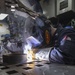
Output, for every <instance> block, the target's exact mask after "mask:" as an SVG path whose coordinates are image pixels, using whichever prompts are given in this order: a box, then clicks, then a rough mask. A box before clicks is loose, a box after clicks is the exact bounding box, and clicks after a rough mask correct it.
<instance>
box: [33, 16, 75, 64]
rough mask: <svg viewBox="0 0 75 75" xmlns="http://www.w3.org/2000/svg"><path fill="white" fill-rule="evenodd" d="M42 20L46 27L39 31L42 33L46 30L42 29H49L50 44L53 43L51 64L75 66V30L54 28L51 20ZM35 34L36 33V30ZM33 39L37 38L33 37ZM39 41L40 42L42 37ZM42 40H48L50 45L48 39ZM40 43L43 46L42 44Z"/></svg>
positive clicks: (50, 55) (50, 56) (50, 57)
mask: <svg viewBox="0 0 75 75" xmlns="http://www.w3.org/2000/svg"><path fill="white" fill-rule="evenodd" d="M40 19H41V20H42V21H43V23H44V24H45V25H44V26H45V27H43V26H42V27H41V25H40V28H39V29H41V32H43V31H44V30H45V29H44V30H42V28H47V30H48V28H49V34H50V35H49V37H50V40H49V42H50V41H51V43H52V49H51V51H50V53H49V60H50V62H51V63H60V64H75V50H74V49H75V30H74V29H73V28H63V27H62V26H58V27H57V28H54V27H53V24H52V23H51V21H50V20H48V19H46V18H44V17H43V18H41V17H40ZM38 27H39V25H38ZM34 33H36V30H35V32H34ZM41 36H42V33H41ZM33 37H35V36H34V35H33ZM36 37H39V35H37V36H36ZM36 37H35V38H36ZM44 37H45V36H44ZM44 37H43V38H44ZM47 38H48V37H47ZM36 39H37V38H36ZM37 40H40V37H39V38H38V39H37ZM42 40H43V41H44V40H47V43H48V39H42ZM40 43H41V44H43V43H42V42H40ZM51 43H50V44H51ZM41 44H40V45H41ZM45 44H46V43H45Z"/></svg>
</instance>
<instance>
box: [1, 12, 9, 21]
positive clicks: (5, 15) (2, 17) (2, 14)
mask: <svg viewBox="0 0 75 75" xmlns="http://www.w3.org/2000/svg"><path fill="white" fill-rule="evenodd" d="M7 16H8V14H4V13H1V14H0V20H3V19H5V18H6V17H7Z"/></svg>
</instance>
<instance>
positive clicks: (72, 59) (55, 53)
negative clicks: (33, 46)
mask: <svg viewBox="0 0 75 75" xmlns="http://www.w3.org/2000/svg"><path fill="white" fill-rule="evenodd" d="M53 41H54V46H53V48H52V49H51V51H50V53H49V60H50V62H51V63H60V64H75V50H74V49H75V30H74V29H73V28H60V27H59V28H57V30H56V32H55V34H54V36H53Z"/></svg>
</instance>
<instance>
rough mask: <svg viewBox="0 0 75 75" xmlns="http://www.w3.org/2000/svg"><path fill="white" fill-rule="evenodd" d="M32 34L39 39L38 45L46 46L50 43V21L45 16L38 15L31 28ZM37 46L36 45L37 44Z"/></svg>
mask: <svg viewBox="0 0 75 75" xmlns="http://www.w3.org/2000/svg"><path fill="white" fill-rule="evenodd" d="M32 36H34V37H35V38H36V39H37V40H39V41H40V45H39V46H41V47H42V46H43V47H48V46H50V44H51V26H50V21H49V20H47V18H46V17H45V16H38V17H37V18H36V19H35V26H33V29H32ZM37 46H38V45H37Z"/></svg>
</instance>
